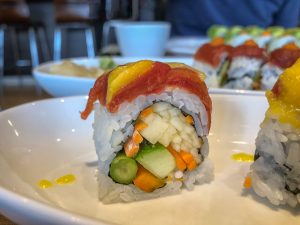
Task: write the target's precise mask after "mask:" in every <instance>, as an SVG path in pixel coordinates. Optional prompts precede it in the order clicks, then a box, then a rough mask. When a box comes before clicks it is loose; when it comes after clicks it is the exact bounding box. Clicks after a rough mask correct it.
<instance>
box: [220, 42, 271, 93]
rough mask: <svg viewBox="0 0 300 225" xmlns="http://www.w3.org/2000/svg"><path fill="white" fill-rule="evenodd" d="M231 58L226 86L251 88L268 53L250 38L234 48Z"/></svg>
mask: <svg viewBox="0 0 300 225" xmlns="http://www.w3.org/2000/svg"><path fill="white" fill-rule="evenodd" d="M230 60H231V64H230V67H229V70H228V72H227V76H228V77H227V83H226V84H225V85H224V87H225V88H231V89H248V90H250V89H252V88H253V83H254V81H255V80H256V79H258V77H259V71H260V67H261V65H262V64H263V63H264V62H265V60H266V53H265V50H264V49H263V48H260V47H259V46H258V45H257V44H256V43H255V42H254V41H252V40H248V41H246V42H245V43H244V44H243V45H240V46H238V47H236V48H234V49H232V51H231V53H230Z"/></svg>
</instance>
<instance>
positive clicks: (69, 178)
mask: <svg viewBox="0 0 300 225" xmlns="http://www.w3.org/2000/svg"><path fill="white" fill-rule="evenodd" d="M75 180H76V177H75V176H74V175H73V174H67V175H64V176H62V177H59V178H57V180H56V183H57V184H69V183H73V182H74V181H75Z"/></svg>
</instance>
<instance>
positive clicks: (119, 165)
mask: <svg viewBox="0 0 300 225" xmlns="http://www.w3.org/2000/svg"><path fill="white" fill-rule="evenodd" d="M137 170H138V166H137V163H136V161H135V160H134V159H132V158H129V157H127V156H126V155H125V154H123V153H122V154H119V155H117V156H116V157H115V158H114V160H113V161H112V163H111V165H110V169H109V175H110V177H111V178H112V179H113V180H114V181H115V182H117V183H120V184H130V183H132V181H133V179H134V178H135V177H136V173H137Z"/></svg>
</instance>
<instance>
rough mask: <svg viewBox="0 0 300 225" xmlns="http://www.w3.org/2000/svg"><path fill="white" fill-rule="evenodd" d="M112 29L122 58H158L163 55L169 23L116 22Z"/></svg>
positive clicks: (168, 32) (169, 27)
mask: <svg viewBox="0 0 300 225" xmlns="http://www.w3.org/2000/svg"><path fill="white" fill-rule="evenodd" d="M114 27H115V29H116V36H117V41H118V44H119V47H120V50H121V53H122V55H123V56H149V57H159V56H163V55H164V54H165V50H166V44H167V41H168V39H169V36H170V29H171V25H170V23H168V22H117V23H114Z"/></svg>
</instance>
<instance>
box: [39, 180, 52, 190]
mask: <svg viewBox="0 0 300 225" xmlns="http://www.w3.org/2000/svg"><path fill="white" fill-rule="evenodd" d="M38 186H39V187H40V188H43V189H45V188H50V187H52V186H53V184H52V182H51V181H49V180H40V181H39V183H38Z"/></svg>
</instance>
